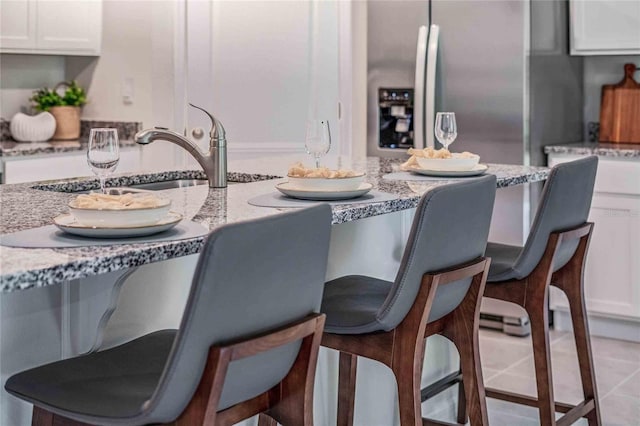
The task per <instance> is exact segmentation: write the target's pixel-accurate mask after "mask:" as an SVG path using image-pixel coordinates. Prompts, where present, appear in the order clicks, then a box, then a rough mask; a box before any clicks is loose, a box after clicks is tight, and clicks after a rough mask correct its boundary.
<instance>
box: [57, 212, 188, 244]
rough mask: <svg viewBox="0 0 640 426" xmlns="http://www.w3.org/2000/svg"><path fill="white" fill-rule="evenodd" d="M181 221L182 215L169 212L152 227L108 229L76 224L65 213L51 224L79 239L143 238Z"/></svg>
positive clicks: (75, 221)
mask: <svg viewBox="0 0 640 426" xmlns="http://www.w3.org/2000/svg"><path fill="white" fill-rule="evenodd" d="M181 220H182V215H181V214H180V213H176V212H169V214H168V215H167V216H166V217H165V218H164V219H162V220H161V221H159V222H158V223H154V224H152V225H145V226H131V227H117V228H110V227H98V226H87V225H82V224H80V223H78V221H77V220H76V218H75V217H74V216H73V215H71V214H69V213H67V214H62V215H60V216H57V217H56V218H54V219H53V223H54V224H55V225H56V226H57V227H58V228H60V229H61V230H62V231H64V232H68V233H69V234H74V235H79V236H81V237H92V238H130V237H143V236H146V235H153V234H157V233H159V232H163V231H168V230H169V229H171V228H173V227H174V226H176V225H177V224H178V223H179V222H180V221H181Z"/></svg>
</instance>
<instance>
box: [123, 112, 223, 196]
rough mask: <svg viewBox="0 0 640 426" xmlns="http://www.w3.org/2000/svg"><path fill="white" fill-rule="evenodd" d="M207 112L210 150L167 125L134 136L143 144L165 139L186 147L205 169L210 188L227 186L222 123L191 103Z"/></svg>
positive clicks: (142, 131)
mask: <svg viewBox="0 0 640 426" xmlns="http://www.w3.org/2000/svg"><path fill="white" fill-rule="evenodd" d="M189 105H191V106H192V107H194V108H196V109H199V110H200V111H202V112H204V113H205V114H207V116H208V117H209V118H210V119H211V130H210V131H209V152H206V153H204V152H202V151H201V150H200V148H199V147H198V146H197V145H196V144H195V143H193V142H191V141H190V140H189V139H187V138H186V137H184V136H182V135H181V134H179V133H176V132H173V131H171V130H169V129H167V128H166V127H154V128H153V129H146V130H141V131H139V132H138V133H136V135H135V136H134V140H135V141H136V142H137V143H139V144H142V145H147V144H150V143H151V142H153V141H156V140H163V141H168V142H172V143H175V144H176V145H178V146H181V147H182V148H184V149H186V150H187V152H188V153H189V154H191V155H192V156H193V158H195V159H196V161H197V162H198V163H199V164H200V166H202V168H203V169H204V174H205V175H207V180H208V181H209V188H226V187H227V138H226V133H225V131H224V127H222V123H220V121H218V119H216V118H215V117H214V116H213V115H211V114H209V113H208V112H207V111H205V110H204V109H202V108H200V107H198V106H195V105H193V104H189Z"/></svg>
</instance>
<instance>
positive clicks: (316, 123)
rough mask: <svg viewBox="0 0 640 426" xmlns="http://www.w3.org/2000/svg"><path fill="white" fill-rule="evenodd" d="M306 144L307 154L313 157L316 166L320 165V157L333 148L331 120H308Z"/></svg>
mask: <svg viewBox="0 0 640 426" xmlns="http://www.w3.org/2000/svg"><path fill="white" fill-rule="evenodd" d="M304 146H305V149H306V151H307V154H309V155H310V156H312V157H313V159H314V160H315V163H316V168H318V167H320V157H322V156H323V155H325V154H326V153H327V152H329V149H330V148H331V130H330V129H329V120H318V119H314V120H308V121H307V130H306V133H305V139H304Z"/></svg>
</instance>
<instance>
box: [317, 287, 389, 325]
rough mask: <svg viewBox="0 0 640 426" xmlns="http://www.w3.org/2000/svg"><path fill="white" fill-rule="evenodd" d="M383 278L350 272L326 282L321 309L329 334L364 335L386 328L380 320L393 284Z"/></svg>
mask: <svg viewBox="0 0 640 426" xmlns="http://www.w3.org/2000/svg"><path fill="white" fill-rule="evenodd" d="M392 285H393V283H392V282H390V281H384V280H380V279H377V278H373V277H367V276H364V275H348V276H346V277H340V278H336V279H335V280H332V281H329V282H327V284H326V285H325V288H324V296H323V298H322V307H321V308H320V311H321V312H322V313H324V314H325V315H326V316H327V318H326V322H325V326H324V330H325V331H326V332H327V333H338V334H362V333H373V332H374V331H386V330H385V327H384V324H382V323H381V322H380V321H379V320H378V316H377V314H378V312H379V310H380V307H381V306H382V305H383V304H384V301H385V300H386V298H387V296H388V295H389V292H390V291H391V286H392Z"/></svg>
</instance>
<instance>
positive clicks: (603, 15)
mask: <svg viewBox="0 0 640 426" xmlns="http://www.w3.org/2000/svg"><path fill="white" fill-rule="evenodd" d="M570 14H571V54H573V55H625V54H626V55H637V54H640V1H633V0H631V1H630V0H571V2H570Z"/></svg>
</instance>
